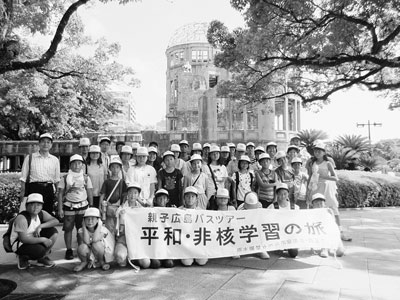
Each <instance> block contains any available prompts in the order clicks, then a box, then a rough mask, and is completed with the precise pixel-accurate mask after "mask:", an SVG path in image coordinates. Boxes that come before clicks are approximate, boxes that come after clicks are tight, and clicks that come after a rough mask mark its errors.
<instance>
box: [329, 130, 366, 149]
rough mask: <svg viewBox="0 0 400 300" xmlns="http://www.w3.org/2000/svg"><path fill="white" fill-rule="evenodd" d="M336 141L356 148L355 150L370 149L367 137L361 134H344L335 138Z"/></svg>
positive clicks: (344, 145) (346, 146) (347, 146)
mask: <svg viewBox="0 0 400 300" xmlns="http://www.w3.org/2000/svg"><path fill="white" fill-rule="evenodd" d="M336 143H337V144H339V145H342V146H343V147H345V148H350V149H353V150H356V151H357V152H364V151H368V150H370V147H369V141H368V138H366V137H365V136H361V135H354V134H352V135H350V134H344V135H341V136H338V137H337V138H336Z"/></svg>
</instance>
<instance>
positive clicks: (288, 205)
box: [267, 201, 300, 210]
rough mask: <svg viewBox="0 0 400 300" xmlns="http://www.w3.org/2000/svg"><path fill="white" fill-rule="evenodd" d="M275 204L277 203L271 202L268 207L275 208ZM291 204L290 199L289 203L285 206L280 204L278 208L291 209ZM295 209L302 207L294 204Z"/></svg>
mask: <svg viewBox="0 0 400 300" xmlns="http://www.w3.org/2000/svg"><path fill="white" fill-rule="evenodd" d="M275 205H276V204H274V203H272V204H270V205H269V206H268V207H267V209H275ZM290 206H291V205H290V203H289V201H288V204H287V205H286V206H285V207H282V206H279V208H278V209H286V210H290V209H291V207H290ZM294 209H295V210H297V209H300V207H299V206H298V205H296V204H295V205H294Z"/></svg>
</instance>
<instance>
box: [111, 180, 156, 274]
mask: <svg viewBox="0 0 400 300" xmlns="http://www.w3.org/2000/svg"><path fill="white" fill-rule="evenodd" d="M141 190H142V189H141V187H140V185H139V183H137V182H132V183H130V184H129V186H128V192H127V196H126V201H125V202H124V203H123V205H121V206H120V207H119V208H118V210H117V216H118V219H117V222H116V225H117V227H118V232H117V243H116V246H115V259H116V261H117V264H118V265H119V266H121V267H125V266H126V261H127V258H128V248H127V246H126V236H125V234H126V233H125V222H124V213H125V212H126V210H128V209H136V208H141V207H143V205H142V204H144V203H143V202H142V201H141V200H140V199H139V195H140V192H141ZM129 263H130V264H131V265H132V266H133V267H134V268H136V266H135V264H138V265H139V266H140V267H141V268H143V269H147V268H148V267H150V259H149V258H143V259H138V260H133V261H132V262H131V261H130V262H129Z"/></svg>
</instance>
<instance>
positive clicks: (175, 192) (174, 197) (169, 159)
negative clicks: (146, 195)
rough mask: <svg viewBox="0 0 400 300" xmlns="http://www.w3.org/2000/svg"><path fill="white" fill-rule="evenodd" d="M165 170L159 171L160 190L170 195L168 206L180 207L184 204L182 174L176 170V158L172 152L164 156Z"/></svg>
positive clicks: (167, 152)
mask: <svg viewBox="0 0 400 300" xmlns="http://www.w3.org/2000/svg"><path fill="white" fill-rule="evenodd" d="M163 162H164V164H165V168H164V169H160V170H159V171H158V176H157V177H158V189H166V190H167V191H168V194H169V202H168V206H171V207H179V205H180V204H181V203H182V200H181V197H182V178H183V175H182V172H181V171H179V170H178V169H176V168H175V156H174V153H173V152H171V151H166V152H165V153H164V154H163Z"/></svg>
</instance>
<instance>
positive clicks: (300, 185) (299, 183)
mask: <svg viewBox="0 0 400 300" xmlns="http://www.w3.org/2000/svg"><path fill="white" fill-rule="evenodd" d="M307 180H308V176H307V174H306V173H304V172H301V171H300V173H299V174H298V175H294V196H295V199H296V201H297V200H306V192H307V188H306V183H307Z"/></svg>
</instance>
